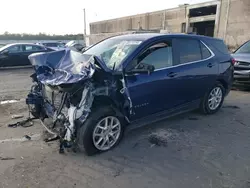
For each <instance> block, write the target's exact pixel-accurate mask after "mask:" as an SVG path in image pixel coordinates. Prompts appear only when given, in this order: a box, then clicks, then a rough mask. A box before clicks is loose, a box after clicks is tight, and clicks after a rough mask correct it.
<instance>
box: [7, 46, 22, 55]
mask: <svg viewBox="0 0 250 188" xmlns="http://www.w3.org/2000/svg"><path fill="white" fill-rule="evenodd" d="M8 51H9V52H10V53H18V52H22V46H21V45H15V46H11V47H9V48H8Z"/></svg>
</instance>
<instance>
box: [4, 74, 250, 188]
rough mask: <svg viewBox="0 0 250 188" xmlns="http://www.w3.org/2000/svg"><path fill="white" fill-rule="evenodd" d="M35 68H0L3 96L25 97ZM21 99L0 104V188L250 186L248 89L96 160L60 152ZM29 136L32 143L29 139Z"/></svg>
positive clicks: (138, 135)
mask: <svg viewBox="0 0 250 188" xmlns="http://www.w3.org/2000/svg"><path fill="white" fill-rule="evenodd" d="M31 72H32V71H31V69H22V70H6V71H0V92H1V95H0V97H1V98H0V99H1V100H5V99H17V100H19V99H23V98H24V97H25V95H26V93H27V91H28V90H29V87H30V84H31V82H30V79H29V75H30V73H31ZM13 114H23V115H25V116H27V108H26V106H25V104H24V102H23V101H22V100H21V102H17V103H13V104H5V105H0V116H1V118H0V188H6V187H10V188H16V187H24V188H36V187H41V188H47V187H48V188H54V187H60V188H64V187H65V188H70V187H79V188H80V187H81V188H82V187H84V188H88V187H91V188H92V187H93V188H97V187H98V188H99V187H100V188H101V187H104V188H106V187H108V188H115V187H120V188H128V187H138V188H140V187H143V188H146V187H150V188H151V187H154V188H158V187H159V188H161V187H162V188H166V187H169V188H181V187H191V188H196V187H197V188H203V187H204V188H205V187H207V188H214V187H215V188H217V187H218V188H234V187H235V188H247V187H250V146H249V143H250V136H249V135H250V125H249V120H250V116H249V114H250V93H249V92H247V91H232V92H231V93H230V95H229V96H228V97H227V98H226V101H225V103H224V106H223V108H222V109H221V110H220V111H219V112H218V113H217V114H215V115H212V116H202V115H200V114H199V113H196V112H192V113H187V114H183V115H180V116H177V117H174V118H171V119H168V120H166V121H162V122H159V123H155V124H152V125H148V126H146V127H142V128H138V129H135V130H130V131H128V132H127V133H126V134H125V137H124V139H123V141H122V142H121V144H120V145H119V146H118V147H116V148H115V149H113V150H112V151H110V152H106V153H103V154H101V155H97V156H94V157H87V156H85V155H84V154H81V153H72V152H67V153H66V154H64V155H61V154H59V153H58V143H57V142H51V143H49V144H48V143H45V142H43V139H42V138H43V136H42V135H43V128H42V127H41V125H40V124H39V123H38V122H35V124H34V126H32V127H29V128H21V127H17V128H8V127H7V126H6V124H7V123H10V122H13V121H15V120H11V115H13ZM24 135H28V136H30V137H31V140H28V139H26V138H25V137H24Z"/></svg>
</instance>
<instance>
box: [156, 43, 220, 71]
mask: <svg viewBox="0 0 250 188" xmlns="http://www.w3.org/2000/svg"><path fill="white" fill-rule="evenodd" d="M199 41H200V42H201V43H202V44H204V46H205V47H206V48H207V49H208V51H209V52H210V54H211V55H210V56H209V57H208V58H206V59H201V60H198V61H191V62H187V63H183V64H179V65H173V66H170V67H164V68H160V69H155V70H154V72H155V71H161V70H165V69H170V68H175V67H179V66H183V65H190V64H193V63H199V62H202V61H207V60H209V59H211V58H213V57H214V56H215V54H214V52H213V51H212V50H211V49H210V48H209V47H208V46H207V45H206V44H205V43H204V42H203V41H202V40H199Z"/></svg>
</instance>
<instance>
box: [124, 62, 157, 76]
mask: <svg viewBox="0 0 250 188" xmlns="http://www.w3.org/2000/svg"><path fill="white" fill-rule="evenodd" d="M154 70H155V67H154V66H153V65H147V64H143V63H140V64H139V65H138V66H136V67H135V68H134V69H132V70H130V71H127V72H126V73H127V74H128V75H133V74H148V75H149V74H151V73H152V72H154Z"/></svg>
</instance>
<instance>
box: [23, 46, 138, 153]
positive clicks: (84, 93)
mask: <svg viewBox="0 0 250 188" xmlns="http://www.w3.org/2000/svg"><path fill="white" fill-rule="evenodd" d="M29 59H30V62H31V64H32V65H33V66H34V68H35V73H34V74H33V75H31V78H32V79H33V82H34V85H33V86H32V89H31V91H30V93H29V94H28V97H27V99H26V103H27V104H28V105H29V109H30V112H31V114H32V115H33V116H35V117H37V118H39V119H41V123H42V125H43V126H44V127H45V128H46V129H47V130H50V132H52V133H53V134H54V135H55V137H54V138H60V149H59V152H60V153H63V152H64V147H72V146H74V145H77V143H76V142H77V134H76V133H77V131H78V127H77V125H76V122H80V123H81V124H82V125H83V124H84V122H85V121H86V119H87V118H88V116H89V114H90V113H91V109H92V106H93V104H94V103H95V101H96V100H98V98H99V99H100V98H103V97H104V99H106V98H109V99H111V100H112V102H113V103H114V105H115V106H116V108H117V109H118V110H117V111H119V113H120V114H121V115H122V116H124V118H125V119H126V120H127V121H129V118H128V116H129V114H133V108H132V107H133V105H132V102H131V99H130V96H129V92H128V89H127V88H126V84H125V81H124V76H123V74H120V75H113V74H112V72H111V70H110V69H109V68H107V66H106V65H105V63H104V62H102V61H101V60H100V59H99V58H98V57H96V56H91V55H86V54H81V53H79V52H75V51H71V50H62V51H57V52H50V53H37V54H32V55H30V56H29ZM46 118H51V119H53V125H52V126H47V125H45V124H44V122H43V120H44V119H46ZM54 138H52V140H54Z"/></svg>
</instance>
